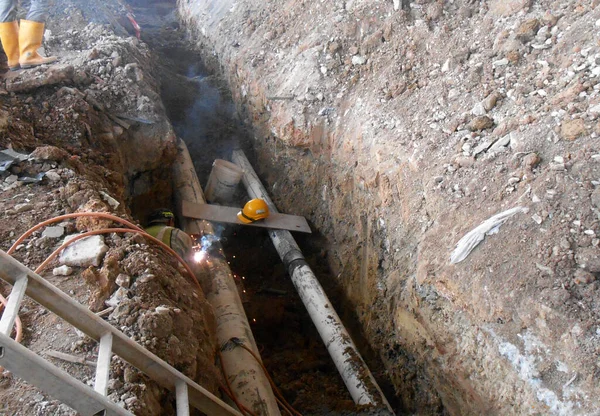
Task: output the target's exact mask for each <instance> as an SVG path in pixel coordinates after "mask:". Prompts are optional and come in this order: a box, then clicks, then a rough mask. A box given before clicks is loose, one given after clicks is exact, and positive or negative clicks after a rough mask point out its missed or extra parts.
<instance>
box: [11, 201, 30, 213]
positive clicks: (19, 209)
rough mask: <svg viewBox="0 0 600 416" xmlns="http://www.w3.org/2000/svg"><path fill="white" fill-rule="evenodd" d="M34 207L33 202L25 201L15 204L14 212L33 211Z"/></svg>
mask: <svg viewBox="0 0 600 416" xmlns="http://www.w3.org/2000/svg"><path fill="white" fill-rule="evenodd" d="M32 209H33V204H29V203H25V204H17V205H15V208H14V212H16V213H20V212H26V211H31V210H32Z"/></svg>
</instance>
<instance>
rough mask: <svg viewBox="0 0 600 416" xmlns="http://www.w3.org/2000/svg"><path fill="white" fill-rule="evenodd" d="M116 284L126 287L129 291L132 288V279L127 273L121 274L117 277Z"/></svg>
mask: <svg viewBox="0 0 600 416" xmlns="http://www.w3.org/2000/svg"><path fill="white" fill-rule="evenodd" d="M115 282H116V283H117V285H119V286H120V287H124V288H125V289H129V287H130V286H131V277H130V276H129V275H127V274H125V273H121V274H119V275H118V276H117V279H116V280H115Z"/></svg>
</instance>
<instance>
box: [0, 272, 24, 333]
mask: <svg viewBox="0 0 600 416" xmlns="http://www.w3.org/2000/svg"><path fill="white" fill-rule="evenodd" d="M26 289H27V275H26V274H21V277H20V278H18V279H17V281H16V282H15V285H14V286H13V288H12V291H11V292H10V296H9V298H8V302H6V307H5V308H4V313H3V314H2V319H1V320H0V333H2V334H6V336H10V333H11V332H12V328H13V325H14V324H15V319H17V315H18V314H19V307H20V306H21V301H22V300H23V296H25V291H26Z"/></svg>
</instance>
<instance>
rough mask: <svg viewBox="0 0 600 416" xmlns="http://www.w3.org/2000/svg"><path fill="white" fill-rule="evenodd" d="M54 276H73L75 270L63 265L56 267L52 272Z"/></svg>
mask: <svg viewBox="0 0 600 416" xmlns="http://www.w3.org/2000/svg"><path fill="white" fill-rule="evenodd" d="M52 274H53V275H54V276H70V275H71V274H73V269H72V268H71V267H69V266H67V265H66V264H63V265H62V266H60V267H56V268H54V269H53V270H52Z"/></svg>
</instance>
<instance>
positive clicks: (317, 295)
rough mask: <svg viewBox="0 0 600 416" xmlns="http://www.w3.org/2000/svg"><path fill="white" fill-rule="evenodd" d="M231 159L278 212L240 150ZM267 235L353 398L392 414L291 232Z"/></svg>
mask: <svg viewBox="0 0 600 416" xmlns="http://www.w3.org/2000/svg"><path fill="white" fill-rule="evenodd" d="M232 159H233V162H234V163H236V164H237V165H238V166H239V167H241V168H242V169H243V170H244V176H243V177H242V181H243V182H244V186H245V187H246V190H247V191H248V194H249V195H250V197H251V198H261V199H264V200H265V202H266V203H267V205H268V206H269V210H270V211H271V212H278V211H277V208H276V207H275V204H273V201H271V198H269V195H268V194H267V191H266V189H265V188H264V187H263V185H262V183H261V182H260V179H259V178H258V176H257V175H256V172H255V171H254V169H253V168H252V165H250V162H249V161H248V159H247V158H246V155H245V154H244V152H243V151H242V150H234V151H233V156H232ZM269 235H270V237H271V240H272V241H273V244H274V245H275V248H276V249H277V252H278V253H279V257H281V260H282V261H283V263H284V265H285V266H286V268H287V269H288V272H289V274H290V276H291V278H292V282H293V283H294V286H295V287H296V290H297V291H298V294H299V295H300V298H301V299H302V302H303V303H304V306H305V307H306V310H307V311H308V313H309V315H310V317H311V319H312V321H313V323H314V324H315V326H316V327H317V331H318V332H319V335H320V336H321V339H322V340H323V342H324V343H325V346H326V347H327V350H328V351H329V354H330V355H331V358H332V359H333V362H334V363H335V366H336V367H337V369H338V371H339V373H340V375H341V376H342V379H343V380H344V383H345V384H346V387H347V388H348V391H349V392H350V395H351V396H352V399H353V400H354V402H355V403H356V404H358V405H370V406H373V407H377V408H382V409H385V408H387V410H389V411H390V412H392V414H393V410H392V407H391V406H390V404H389V403H388V401H387V400H386V398H385V396H384V395H383V393H382V392H381V389H380V388H379V386H378V385H377V382H376V381H375V378H374V377H373V375H372V374H371V372H370V371H369V368H368V367H367V365H366V364H365V362H364V361H363V359H362V357H361V356H360V353H359V352H358V350H357V348H356V346H355V345H354V342H352V339H351V338H350V334H348V331H346V328H345V327H344V324H343V323H342V321H341V319H340V317H339V316H338V314H337V313H336V312H335V310H334V309H333V306H332V305H331V302H330V301H329V299H328V298H327V295H326V294H325V292H324V291H323V288H322V287H321V284H320V283H319V281H318V280H317V278H316V276H315V274H314V273H313V271H312V270H311V269H310V267H309V266H308V264H307V263H306V260H305V259H304V256H303V255H302V252H301V251H300V248H299V247H298V244H296V240H294V237H292V234H291V233H290V232H289V231H285V230H269Z"/></svg>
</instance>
